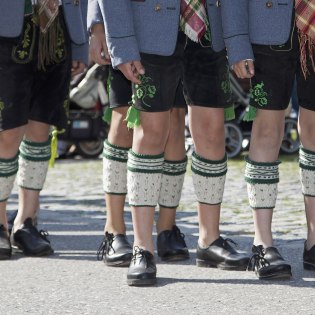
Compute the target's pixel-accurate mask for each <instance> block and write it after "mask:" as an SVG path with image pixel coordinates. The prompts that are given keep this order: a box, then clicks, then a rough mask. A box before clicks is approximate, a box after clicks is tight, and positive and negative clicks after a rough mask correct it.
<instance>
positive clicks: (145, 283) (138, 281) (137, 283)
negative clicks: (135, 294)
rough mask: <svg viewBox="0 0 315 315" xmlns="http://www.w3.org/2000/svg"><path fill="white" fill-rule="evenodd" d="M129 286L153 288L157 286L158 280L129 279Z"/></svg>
mask: <svg viewBox="0 0 315 315" xmlns="http://www.w3.org/2000/svg"><path fill="white" fill-rule="evenodd" d="M127 284H128V285H129V286H135V287H141V286H151V285H155V284H156V278H152V279H127Z"/></svg>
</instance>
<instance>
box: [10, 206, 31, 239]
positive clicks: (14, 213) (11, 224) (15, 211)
mask: <svg viewBox="0 0 315 315" xmlns="http://www.w3.org/2000/svg"><path fill="white" fill-rule="evenodd" d="M17 214H18V211H17V210H14V211H13V212H10V213H9V215H8V231H9V234H11V232H12V228H13V224H14V220H15V218H16V216H17ZM33 224H34V226H37V217H35V218H34V219H33Z"/></svg>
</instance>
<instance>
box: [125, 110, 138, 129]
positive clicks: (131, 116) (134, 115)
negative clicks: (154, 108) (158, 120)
mask: <svg viewBox="0 0 315 315" xmlns="http://www.w3.org/2000/svg"><path fill="white" fill-rule="evenodd" d="M125 120H126V121H127V127H128V128H132V129H133V128H135V127H138V126H140V111H139V110H138V109H136V108H134V107H133V106H130V107H129V108H128V112H127V116H126V119H125Z"/></svg>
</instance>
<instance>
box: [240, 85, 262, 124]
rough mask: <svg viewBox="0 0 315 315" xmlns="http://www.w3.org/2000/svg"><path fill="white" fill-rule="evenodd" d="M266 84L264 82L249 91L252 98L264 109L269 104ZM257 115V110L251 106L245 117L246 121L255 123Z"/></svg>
mask: <svg viewBox="0 0 315 315" xmlns="http://www.w3.org/2000/svg"><path fill="white" fill-rule="evenodd" d="M264 86H265V84H264V83H263V82H261V83H257V84H256V85H255V86H254V87H252V88H251V89H250V91H249V93H250V98H251V99H252V100H253V101H254V102H255V103H256V104H257V105H258V106H260V107H264V106H266V105H267V104H268V99H267V97H268V94H267V92H265V91H264ZM256 115H257V108H256V107H254V106H252V105H249V106H248V108H247V109H246V113H245V115H244V118H243V120H244V121H253V120H254V119H255V118H256Z"/></svg>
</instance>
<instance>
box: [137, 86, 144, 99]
mask: <svg viewBox="0 0 315 315" xmlns="http://www.w3.org/2000/svg"><path fill="white" fill-rule="evenodd" d="M143 95H144V91H143V90H142V89H141V88H138V89H137V90H136V96H137V98H139V99H141V98H142V97H143Z"/></svg>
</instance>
